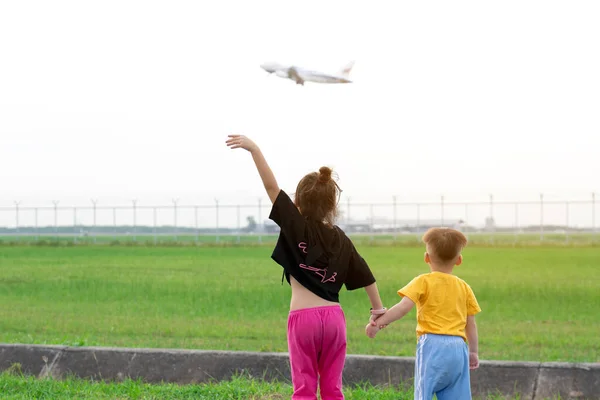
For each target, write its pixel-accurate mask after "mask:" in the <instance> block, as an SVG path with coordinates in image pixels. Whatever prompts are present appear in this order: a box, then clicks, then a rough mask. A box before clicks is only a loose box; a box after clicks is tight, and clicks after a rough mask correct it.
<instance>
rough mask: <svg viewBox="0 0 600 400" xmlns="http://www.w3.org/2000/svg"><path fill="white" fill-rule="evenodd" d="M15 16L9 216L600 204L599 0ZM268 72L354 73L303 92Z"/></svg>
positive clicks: (12, 7)
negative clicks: (285, 198)
mask: <svg viewBox="0 0 600 400" xmlns="http://www.w3.org/2000/svg"><path fill="white" fill-rule="evenodd" d="M366 4H367V3H365V2H361V1H348V0H345V1H334V0H330V1H327V2H322V1H318V2H317V1H312V0H309V1H303V2H290V1H262V0H257V1H242V0H240V1H226V0H223V1H218V2H199V1H168V2H167V1H162V2H158V1H121V0H120V1H103V2H82V1H62V0H57V1H52V2H46V1H27V2H2V3H0V138H1V140H0V181H1V182H2V191H1V192H0V206H11V205H12V204H13V202H14V201H21V202H23V204H29V205H33V204H36V205H49V204H51V201H52V200H55V199H60V200H61V201H62V202H63V204H79V203H85V204H87V203H89V199H91V198H95V199H99V201H101V202H104V203H105V204H107V203H111V202H112V203H117V202H130V200H131V199H139V201H140V203H146V204H150V203H156V204H171V200H172V199H173V198H179V199H181V201H184V202H188V203H202V202H213V201H214V199H215V198H218V199H221V201H226V202H227V201H228V202H231V203H235V202H236V201H245V199H256V198H257V197H261V196H262V197H264V198H266V196H265V195H264V192H263V188H262V185H261V182H260V179H259V177H258V174H257V173H256V170H255V169H254V166H253V163H252V159H251V157H250V155H249V154H248V153H247V152H244V151H243V150H230V149H228V148H227V147H226V145H225V140H226V138H227V135H228V134H230V133H239V134H245V135H247V136H249V137H250V138H252V139H254V140H255V142H256V143H257V144H258V145H259V146H260V147H261V149H262V151H263V153H264V154H265V157H266V158H267V160H268V161H269V163H270V164H271V167H272V169H273V170H274V172H275V175H276V177H277V179H278V181H279V184H280V186H281V187H282V188H283V189H284V190H287V191H290V192H292V191H293V190H294V188H295V186H296V184H297V182H298V180H299V179H300V178H301V177H302V176H303V175H304V174H305V173H308V172H311V171H314V170H317V169H318V168H319V167H320V166H322V165H328V166H331V167H333V168H334V170H335V171H337V173H338V175H339V184H340V186H341V187H342V188H343V189H344V196H349V197H351V198H352V199H361V200H364V201H378V200H381V199H391V197H392V196H397V197H398V199H400V200H401V201H413V200H414V201H421V200H425V201H426V200H433V201H435V200H437V199H438V198H439V197H440V196H441V195H442V194H443V195H445V196H446V198H448V199H455V200H457V201H458V200H461V201H462V200H469V199H474V200H482V199H483V200H486V199H487V198H488V196H489V194H490V193H494V195H495V198H497V199H504V200H515V199H525V200H534V201H535V200H536V199H538V198H539V193H546V196H547V198H556V199H561V200H565V199H566V200H569V199H589V198H590V196H591V193H592V192H600V178H599V176H598V175H599V173H600V157H599V154H598V148H600V113H599V110H600V74H599V73H598V71H600V52H599V51H598V49H599V48H600V24H598V23H597V22H598V20H599V19H600V3H598V2H596V1H577V2H569V1H527V2H524V1H512V0H510V1H504V2H482V1H453V2H441V1H430V2H397V1H380V2H377V3H376V4H369V5H368V6H367V5H366ZM267 61H276V62H280V63H284V64H293V65H298V66H300V67H305V68H310V69H316V70H320V71H324V72H337V71H338V70H339V69H341V68H342V67H343V66H344V65H346V64H347V63H348V62H349V61H355V66H354V69H353V70H352V74H351V78H352V80H353V83H351V84H346V85H323V84H311V83H307V84H306V85H305V86H300V85H296V84H295V83H294V82H292V81H290V80H284V79H281V78H278V77H276V76H273V75H269V74H268V73H266V72H265V71H264V70H262V69H261V68H260V67H259V66H260V64H262V63H264V62H267Z"/></svg>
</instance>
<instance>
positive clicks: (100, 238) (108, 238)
mask: <svg viewBox="0 0 600 400" xmlns="http://www.w3.org/2000/svg"><path fill="white" fill-rule="evenodd" d="M350 236H351V237H352V240H353V241H354V242H355V243H356V244H357V245H405V246H421V236H422V233H421V234H416V233H415V234H403V233H398V234H397V235H393V234H369V233H354V234H351V235H350ZM468 237H469V242H470V243H471V244H474V245H486V246H516V247H519V246H547V245H554V246H556V245H558V246H600V233H596V234H594V233H552V232H550V233H548V232H546V233H543V234H540V233H517V234H515V233H507V232H497V233H468ZM276 241H277V235H260V236H259V235H254V234H241V235H231V234H225V235H218V236H216V235H206V234H199V235H190V234H175V233H174V234H168V235H167V234H161V235H156V236H154V235H152V234H144V235H140V234H134V233H132V234H130V235H106V234H104V235H94V234H93V233H92V234H90V235H88V236H81V235H80V234H79V233H74V234H73V235H68V234H61V235H57V236H55V235H45V236H34V235H21V236H10V235H2V236H0V245H2V244H4V245H7V244H8V245H18V244H35V243H38V244H40V243H41V244H44V245H49V244H51V245H52V244H53V245H65V244H73V243H75V244H78V245H81V244H96V245H110V244H112V245H138V246H139V245H156V244H159V245H176V244H177V245H184V244H188V245H194V244H198V245H231V244H241V245H259V244H267V245H273V244H275V242H276Z"/></svg>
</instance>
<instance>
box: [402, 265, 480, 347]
mask: <svg viewBox="0 0 600 400" xmlns="http://www.w3.org/2000/svg"><path fill="white" fill-rule="evenodd" d="M398 294H399V295H400V296H403V297H404V296H406V297H408V298H409V299H411V300H412V301H413V302H414V303H415V304H416V305H417V339H418V338H419V337H420V336H421V335H423V334H425V333H433V334H438V335H453V336H461V337H462V338H463V339H465V340H467V335H466V333H465V328H466V326H467V315H475V314H477V313H479V312H480V311H481V308H479V304H478V303H477V299H476V298H475V294H474V293H473V290H471V287H470V286H469V285H468V284H467V283H466V282H465V281H463V280H462V279H460V278H459V277H457V276H455V275H451V274H446V273H443V272H431V273H428V274H422V275H419V276H417V277H416V278H414V279H413V280H412V281H410V282H409V283H408V285H406V286H404V287H403V288H402V289H400V290H398Z"/></svg>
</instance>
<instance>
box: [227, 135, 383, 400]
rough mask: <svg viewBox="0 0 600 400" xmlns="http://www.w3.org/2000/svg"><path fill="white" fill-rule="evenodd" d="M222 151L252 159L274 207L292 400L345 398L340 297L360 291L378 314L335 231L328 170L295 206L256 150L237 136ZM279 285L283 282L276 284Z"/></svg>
mask: <svg viewBox="0 0 600 400" xmlns="http://www.w3.org/2000/svg"><path fill="white" fill-rule="evenodd" d="M226 143H227V146H229V147H230V148H232V149H237V148H241V149H245V150H247V151H249V152H250V154H251V155H252V158H253V159H254V163H255V164H256V168H257V169H258V173H259V174H260V177H261V179H262V181H263V184H264V187H265V189H266V191H267V194H268V196H269V199H270V200H271V203H273V207H272V209H271V213H270V215H269V218H270V219H271V220H273V221H274V222H275V223H277V225H279V227H280V228H281V231H280V234H279V238H278V240H277V245H276V246H275V249H274V250H273V254H272V256H271V258H272V259H273V260H275V261H276V262H277V263H278V264H280V265H281V266H282V267H283V274H284V276H285V278H286V279H287V281H288V283H289V284H290V286H291V288H292V299H291V302H290V313H289V316H288V332H287V339H288V349H289V355H290V369H291V374H292V384H293V387H294V394H293V395H292V399H311V400H312V399H316V398H317V387H320V392H321V399H323V400H338V399H344V395H343V393H342V371H343V369H344V362H345V358H346V321H345V316H344V313H343V311H342V308H341V307H340V305H339V299H338V294H339V292H340V290H341V288H342V286H343V285H345V286H346V289H347V290H354V289H358V288H365V290H366V292H367V295H368V296H369V300H370V301H371V306H372V308H371V320H375V319H377V318H378V317H379V316H380V315H383V314H384V313H385V311H386V309H385V308H384V307H383V305H382V303H381V298H380V297H379V291H378V289H377V284H376V283H375V278H374V277H373V274H372V273H371V270H370V269H369V266H368V265H367V263H366V262H365V260H364V259H363V258H362V257H361V256H360V255H359V254H358V252H357V251H356V249H355V247H354V245H353V244H352V242H351V241H350V239H349V238H348V237H347V236H346V235H345V234H344V232H343V231H342V230H341V229H340V228H339V227H338V226H336V225H334V218H335V217H336V215H337V202H338V199H339V195H340V192H341V190H340V188H339V186H338V185H337V183H335V181H333V180H332V178H331V172H332V171H331V169H329V168H327V167H321V169H320V170H319V172H318V173H317V172H313V173H310V174H308V175H306V176H305V177H304V178H302V180H300V182H299V183H298V187H297V189H296V193H295V199H294V201H292V200H291V199H290V198H289V197H288V195H287V194H286V193H285V192H284V191H283V190H280V189H279V186H278V185H277V181H276V180H275V176H274V175H273V172H272V171H271V168H269V165H268V164H267V162H266V160H265V158H264V157H263V155H262V153H261V151H260V149H259V148H258V146H257V145H256V144H255V143H254V142H252V141H251V140H250V139H248V138H247V137H245V136H242V135H229V139H228V140H227V142H226ZM282 280H283V278H282Z"/></svg>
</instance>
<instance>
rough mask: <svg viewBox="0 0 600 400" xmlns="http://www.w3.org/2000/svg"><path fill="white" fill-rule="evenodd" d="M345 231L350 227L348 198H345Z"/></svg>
mask: <svg viewBox="0 0 600 400" xmlns="http://www.w3.org/2000/svg"><path fill="white" fill-rule="evenodd" d="M346 213H347V215H346V229H349V227H350V197H347V198H346Z"/></svg>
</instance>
